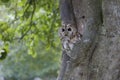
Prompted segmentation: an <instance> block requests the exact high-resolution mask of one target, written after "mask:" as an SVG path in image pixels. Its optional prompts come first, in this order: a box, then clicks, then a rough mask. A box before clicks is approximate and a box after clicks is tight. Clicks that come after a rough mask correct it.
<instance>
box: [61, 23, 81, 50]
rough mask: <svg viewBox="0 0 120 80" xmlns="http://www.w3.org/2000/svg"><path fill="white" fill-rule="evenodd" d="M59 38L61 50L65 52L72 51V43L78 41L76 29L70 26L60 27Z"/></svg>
mask: <svg viewBox="0 0 120 80" xmlns="http://www.w3.org/2000/svg"><path fill="white" fill-rule="evenodd" d="M59 37H60V39H61V42H62V46H63V49H64V50H67V51H70V50H72V48H73V46H74V43H76V41H78V40H79V39H80V38H79V37H78V36H77V29H76V28H75V27H74V25H71V24H67V25H62V27H60V29H59Z"/></svg>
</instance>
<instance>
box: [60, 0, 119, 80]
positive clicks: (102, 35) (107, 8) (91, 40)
mask: <svg viewBox="0 0 120 80" xmlns="http://www.w3.org/2000/svg"><path fill="white" fill-rule="evenodd" d="M66 4H67V5H66ZM60 14H61V20H62V22H65V23H75V24H76V27H77V28H80V27H81V24H83V26H84V29H83V37H82V40H81V41H79V42H78V43H76V44H75V46H74V48H73V50H72V52H71V53H70V55H71V56H72V57H73V58H72V59H71V58H70V57H69V56H67V55H66V57H62V64H61V70H60V75H59V77H58V80H120V0H109V1H108V0H60ZM63 14H64V15H63ZM65 15H67V16H65ZM83 16H84V17H83ZM62 54H63V55H65V52H63V53H62ZM68 62H69V65H68ZM61 75H62V76H61Z"/></svg>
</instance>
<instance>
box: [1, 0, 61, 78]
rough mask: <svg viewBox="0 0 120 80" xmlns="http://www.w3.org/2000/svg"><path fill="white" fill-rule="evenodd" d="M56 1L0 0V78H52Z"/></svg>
mask: <svg viewBox="0 0 120 80" xmlns="http://www.w3.org/2000/svg"><path fill="white" fill-rule="evenodd" d="M58 10H59V8H58V0H44V1H42V0H0V15H1V17H0V50H3V49H5V50H6V53H7V54H8V55H7V57H6V59H4V60H3V61H1V63H0V67H1V68H0V75H3V76H5V77H14V78H19V79H21V78H23V79H25V78H28V76H29V77H31V78H32V77H35V76H40V77H45V76H46V75H49V76H55V75H56V74H57V69H58V66H59V56H60V54H59V53H60V46H59V45H60V43H59V42H60V41H59V38H58V36H57V29H58V26H59V24H60V17H59V12H58Z"/></svg>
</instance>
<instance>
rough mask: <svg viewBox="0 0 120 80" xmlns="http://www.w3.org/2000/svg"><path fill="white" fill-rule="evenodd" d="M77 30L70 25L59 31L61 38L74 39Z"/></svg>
mask: <svg viewBox="0 0 120 80" xmlns="http://www.w3.org/2000/svg"><path fill="white" fill-rule="evenodd" d="M76 32H77V29H76V28H75V27H73V26H71V25H70V24H68V25H66V26H65V25H63V26H62V27H61V28H60V29H59V34H60V35H59V36H61V37H72V36H74V35H76Z"/></svg>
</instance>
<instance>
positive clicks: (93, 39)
mask: <svg viewBox="0 0 120 80" xmlns="http://www.w3.org/2000/svg"><path fill="white" fill-rule="evenodd" d="M59 4H60V14H61V20H62V22H64V23H65V24H68V23H71V24H73V23H74V24H75V25H76V27H77V28H79V27H80V26H81V23H82V24H83V25H84V31H83V37H82V40H81V41H79V42H78V43H76V44H75V46H74V48H73V50H72V52H71V53H70V55H71V56H72V57H73V59H71V58H70V57H69V56H67V55H65V52H64V51H63V53H62V55H64V56H66V57H62V64H61V70H60V74H59V76H58V79H57V80H71V79H74V77H72V71H73V70H74V69H75V68H76V67H77V66H79V67H81V68H82V69H83V72H81V74H82V76H84V77H83V78H81V80H83V79H84V80H88V77H89V73H88V72H89V67H88V66H89V63H90V62H89V60H90V58H92V55H93V53H94V50H95V47H96V43H97V42H98V32H99V27H100V26H101V24H102V19H101V14H102V13H101V0H60V3H59ZM81 16H84V18H83V19H81ZM64 58H67V59H64ZM68 61H70V63H69V68H68V65H67V62H68ZM81 65H82V66H81ZM66 70H67V72H66ZM74 80H76V79H74Z"/></svg>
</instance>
